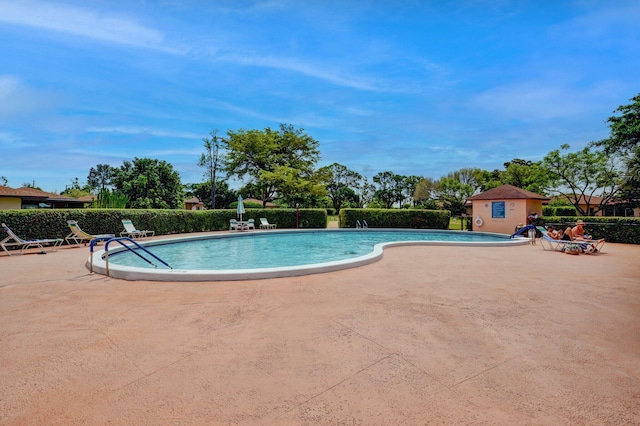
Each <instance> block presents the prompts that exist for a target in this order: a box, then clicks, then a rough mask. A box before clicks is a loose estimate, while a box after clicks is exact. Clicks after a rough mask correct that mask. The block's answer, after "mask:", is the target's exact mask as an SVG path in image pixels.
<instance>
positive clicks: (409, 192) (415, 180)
mask: <svg viewBox="0 0 640 426" xmlns="http://www.w3.org/2000/svg"><path fill="white" fill-rule="evenodd" d="M421 181H422V176H405V177H404V181H403V185H402V198H403V200H402V203H411V205H412V206H413V207H415V206H416V204H417V203H416V201H415V199H414V198H413V195H414V194H415V192H416V188H417V187H418V184H419V183H420V182H421Z"/></svg>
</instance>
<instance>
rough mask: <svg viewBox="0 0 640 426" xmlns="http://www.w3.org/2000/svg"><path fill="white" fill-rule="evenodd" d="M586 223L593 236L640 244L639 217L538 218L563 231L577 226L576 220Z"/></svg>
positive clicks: (587, 229) (541, 223)
mask: <svg viewBox="0 0 640 426" xmlns="http://www.w3.org/2000/svg"><path fill="white" fill-rule="evenodd" d="M578 220H582V221H584V223H585V233H587V234H590V235H591V236H593V238H597V239H600V238H604V239H606V240H607V241H608V242H611V243H626V244H640V218H639V217H612V216H588V217H584V216H544V217H541V218H539V219H538V221H537V222H538V223H537V224H539V225H543V224H544V225H551V226H553V227H555V228H557V229H562V230H563V231H564V230H565V229H566V228H567V227H569V226H575V224H576V221H578Z"/></svg>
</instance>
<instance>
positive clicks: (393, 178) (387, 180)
mask: <svg viewBox="0 0 640 426" xmlns="http://www.w3.org/2000/svg"><path fill="white" fill-rule="evenodd" d="M373 181H374V182H375V183H376V184H377V185H376V192H375V198H377V199H378V200H380V201H381V202H382V203H383V204H384V206H385V207H386V208H388V209H390V208H391V207H393V205H394V204H395V203H401V202H402V200H403V199H404V195H403V188H404V176H401V175H397V174H394V173H393V172H391V171H386V172H379V173H378V174H377V175H375V176H374V177H373Z"/></svg>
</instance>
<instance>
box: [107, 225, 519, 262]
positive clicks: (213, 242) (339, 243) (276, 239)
mask: <svg viewBox="0 0 640 426" xmlns="http://www.w3.org/2000/svg"><path fill="white" fill-rule="evenodd" d="M409 241H416V242H449V243H459V244H461V245H466V244H469V243H499V242H503V243H504V242H508V241H509V238H508V237H507V236H501V235H496V234H478V233H471V232H456V231H433V230H429V231H425V230H373V229H368V230H359V231H355V230H315V231H268V232H255V233H253V232H251V233H238V234H221V235H216V236H210V237H206V238H196V239H193V238H192V239H183V240H181V241H176V242H170V243H165V242H162V241H154V242H152V243H151V244H148V245H147V248H148V249H149V250H150V251H151V252H152V253H153V254H155V255H157V256H158V257H160V258H161V259H163V260H164V261H166V262H167V263H168V264H169V265H171V267H172V268H173V269H174V270H176V269H177V270H247V269H260V268H281V267H291V266H297V265H309V264H322V263H326V262H337V261H342V260H346V259H354V258H358V257H360V256H365V255H367V254H370V253H372V252H373V251H374V247H375V246H376V245H377V244H380V243H391V242H409ZM116 247H117V245H116V244H113V245H112V246H111V247H110V250H112V249H114V248H116ZM109 263H110V264H113V265H122V266H128V267H142V268H149V267H152V266H150V265H149V264H148V263H146V262H145V261H143V260H142V259H140V258H139V257H138V256H136V255H135V254H133V253H131V252H128V251H123V252H118V253H113V254H110V255H109ZM156 263H157V262H156ZM158 266H159V267H160V266H162V265H160V264H158Z"/></svg>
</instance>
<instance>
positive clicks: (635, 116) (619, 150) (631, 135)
mask: <svg viewBox="0 0 640 426" xmlns="http://www.w3.org/2000/svg"><path fill="white" fill-rule="evenodd" d="M630 100H631V101H632V103H630V104H629V105H620V106H619V107H618V108H617V109H616V110H615V111H614V113H620V115H612V116H611V117H609V118H608V119H607V122H608V123H609V128H610V129H611V135H610V136H609V137H608V138H607V139H603V140H601V141H598V142H594V145H596V146H601V147H604V150H605V153H607V154H621V155H623V156H626V155H629V154H633V153H634V151H635V149H636V148H637V147H638V146H640V94H638V95H636V96H635V97H633V98H631V99H630Z"/></svg>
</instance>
